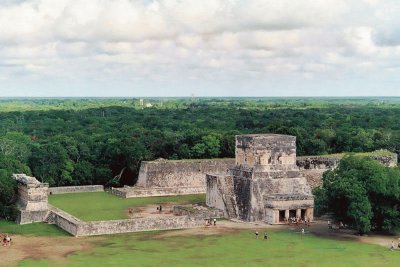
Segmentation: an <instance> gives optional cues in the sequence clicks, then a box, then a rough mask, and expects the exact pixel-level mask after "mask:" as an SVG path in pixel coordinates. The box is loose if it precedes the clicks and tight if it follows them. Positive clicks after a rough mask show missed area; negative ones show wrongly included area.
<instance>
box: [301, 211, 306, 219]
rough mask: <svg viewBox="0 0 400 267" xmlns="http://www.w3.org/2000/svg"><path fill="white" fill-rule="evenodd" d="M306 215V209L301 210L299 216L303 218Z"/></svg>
mask: <svg viewBox="0 0 400 267" xmlns="http://www.w3.org/2000/svg"><path fill="white" fill-rule="evenodd" d="M305 217H306V210H303V209H302V210H301V218H305Z"/></svg>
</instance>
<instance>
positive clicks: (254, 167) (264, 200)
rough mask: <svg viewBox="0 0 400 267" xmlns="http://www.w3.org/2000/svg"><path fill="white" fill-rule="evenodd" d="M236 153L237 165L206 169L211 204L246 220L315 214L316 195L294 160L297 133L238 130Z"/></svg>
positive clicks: (275, 221) (281, 219)
mask: <svg viewBox="0 0 400 267" xmlns="http://www.w3.org/2000/svg"><path fill="white" fill-rule="evenodd" d="M235 153H236V160H235V166H232V168H230V169H228V170H227V171H226V174H222V175H221V174H207V175H206V182H207V200H206V203H207V205H208V206H210V207H215V208H218V209H221V210H223V211H224V213H225V215H226V216H227V217H229V218H236V219H240V220H243V221H264V222H267V223H270V224H279V223H284V222H285V220H286V219H288V218H289V217H302V218H304V217H307V218H308V219H310V220H312V219H313V212H314V198H313V195H312V193H311V188H310V185H309V184H308V182H307V179H306V178H305V177H304V176H303V175H302V174H301V173H300V170H299V167H298V166H297V165H296V137H295V136H289V135H277V134H251V135H238V136H236V150H235Z"/></svg>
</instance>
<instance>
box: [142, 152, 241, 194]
mask: <svg viewBox="0 0 400 267" xmlns="http://www.w3.org/2000/svg"><path fill="white" fill-rule="evenodd" d="M234 162H235V159H204V160H156V161H143V162H142V165H141V166H140V171H139V178H138V182H137V186H142V187H146V188H149V187H172V188H173V187H203V188H204V191H203V192H205V189H206V181H205V174H206V173H226V170H227V169H228V168H230V167H231V166H232V164H234Z"/></svg>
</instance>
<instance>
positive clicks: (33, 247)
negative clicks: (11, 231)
mask: <svg viewBox="0 0 400 267" xmlns="http://www.w3.org/2000/svg"><path fill="white" fill-rule="evenodd" d="M92 246H93V245H92V244H90V243H89V242H87V241H86V240H85V239H77V238H73V237H29V236H21V235H13V236H12V245H11V246H9V247H0V259H1V262H0V266H15V265H17V263H18V262H20V261H22V260H25V259H49V260H51V261H55V262H61V261H65V258H66V256H67V255H68V254H71V253H74V252H76V251H81V250H86V249H90V248H91V247H92Z"/></svg>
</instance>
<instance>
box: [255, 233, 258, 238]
mask: <svg viewBox="0 0 400 267" xmlns="http://www.w3.org/2000/svg"><path fill="white" fill-rule="evenodd" d="M255 234H256V239H258V231H256V232H255Z"/></svg>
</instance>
